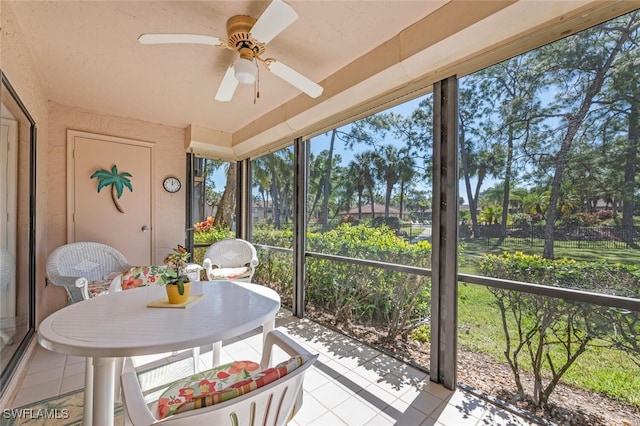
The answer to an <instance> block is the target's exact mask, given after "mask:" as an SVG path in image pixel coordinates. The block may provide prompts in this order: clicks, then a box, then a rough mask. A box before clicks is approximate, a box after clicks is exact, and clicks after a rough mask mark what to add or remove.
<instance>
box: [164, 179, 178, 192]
mask: <svg viewBox="0 0 640 426" xmlns="http://www.w3.org/2000/svg"><path fill="white" fill-rule="evenodd" d="M162 186H163V187H164V189H165V190H166V191H167V192H171V193H173V192H178V191H179V190H180V180H178V178H175V177H168V178H166V179H165V180H164V182H163V183H162Z"/></svg>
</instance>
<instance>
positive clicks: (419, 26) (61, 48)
mask: <svg viewBox="0 0 640 426" xmlns="http://www.w3.org/2000/svg"><path fill="white" fill-rule="evenodd" d="M2 1H3V3H4V4H8V3H10V4H11V7H12V8H13V11H14V14H15V16H16V18H17V20H18V22H19V25H20V27H21V29H22V31H23V34H24V37H25V39H26V42H27V44H28V46H29V49H30V50H31V53H32V56H33V60H34V61H35V64H36V67H37V69H38V70H39V72H40V76H41V78H42V81H43V82H44V85H45V88H46V90H47V93H48V97H49V99H50V100H51V101H54V102H56V103H60V104H63V105H69V106H75V107H81V108H85V109H89V110H93V111H98V112H103V113H107V114H112V115H116V116H123V117H132V118H135V119H140V120H145V121H150V122H154V123H161V124H166V125H171V126H177V127H181V128H187V127H189V126H190V125H192V126H198V127H202V128H203V129H207V130H208V129H211V130H213V131H217V132H218V133H217V134H222V135H226V137H227V143H229V144H232V145H238V146H240V145H241V144H242V143H243V142H244V141H250V142H251V143H256V142H255V141H256V139H258V140H260V141H264V142H265V143H268V142H272V141H273V140H276V139H278V138H282V137H283V136H286V135H287V134H293V133H295V132H296V131H299V130H300V129H301V128H305V129H308V128H311V127H313V122H314V120H316V119H317V120H318V121H320V120H326V119H328V118H330V117H331V116H333V115H335V114H336V113H338V112H339V111H340V110H341V109H348V108H350V107H352V106H354V105H357V104H358V103H363V102H366V101H368V100H370V99H373V98H375V97H377V96H380V95H381V94H383V93H385V92H389V91H392V90H394V88H400V87H402V86H403V85H404V84H407V83H408V82H410V81H412V80H416V79H419V78H421V77H423V76H424V75H428V74H429V73H434V72H436V71H437V70H438V69H441V68H442V67H443V66H444V65H449V64H451V63H455V61H459V60H461V59H463V58H464V57H465V56H466V55H472V54H474V53H475V54H477V52H479V51H481V50H482V49H487V48H488V47H490V46H492V45H495V44H496V43H498V42H499V41H500V40H504V39H507V38H509V37H514V35H515V34H518V33H519V32H520V33H522V32H523V31H526V30H529V29H531V28H535V27H536V26H540V25H543V24H546V25H549V23H550V22H551V23H553V20H554V19H557V18H558V17H560V16H562V14H564V13H567V12H568V11H571V10H574V9H578V8H580V7H582V8H584V7H586V6H587V5H589V4H591V3H593V2H591V1H573V0H572V1H540V2H538V1H531V0H522V1H518V2H516V1H493V2H491V1H456V0H454V1H449V0H414V1H401V0H386V1H367V0H355V1H354V0H350V1H344V0H342V1H340V0H324V1H305V0H298V1H294V0H291V1H288V3H289V4H291V5H292V6H293V8H294V9H295V10H296V12H297V13H298V14H299V15H300V17H299V19H298V20H297V21H295V22H294V23H293V24H292V25H291V26H289V27H288V28H286V29H285V30H284V31H283V32H282V33H280V34H279V35H278V36H277V37H276V38H275V39H274V40H273V41H271V42H270V43H269V45H268V46H267V51H266V53H265V55H263V56H264V57H273V58H276V59H278V60H280V61H281V62H283V63H285V64H287V65H289V66H290V67H292V68H294V69H296V70H298V71H299V72H301V73H302V74H304V75H306V76H307V77H309V78H311V79H312V80H314V81H316V82H318V83H320V84H321V85H323V86H325V93H324V94H323V95H322V96H321V97H320V98H318V99H311V98H308V97H306V95H304V94H301V92H300V91H298V90H297V89H295V88H294V87H292V86H290V85H289V84H287V83H286V82H284V81H282V80H280V79H279V78H278V77H276V76H275V75H273V74H270V73H269V72H268V71H266V70H264V69H263V68H261V72H260V98H259V99H258V101H257V102H256V103H254V101H253V86H242V85H239V86H238V90H237V91H236V93H235V96H234V98H233V100H232V101H231V102H227V103H221V102H217V101H215V100H214V99H213V98H214V95H215V93H216V90H217V87H218V85H219V84H220V81H221V79H222V77H223V75H224V72H225V70H226V68H227V67H228V66H229V64H230V63H231V62H232V61H233V60H234V59H235V53H234V52H232V51H229V50H224V49H220V48H217V47H210V46H204V45H141V44H139V43H138V42H137V38H138V36H139V35H140V34H143V33H192V34H207V35H213V36H217V37H219V38H222V39H226V21H227V19H228V18H230V17H231V16H234V15H251V16H253V17H256V18H258V17H259V16H260V15H261V14H262V12H263V11H264V9H265V8H266V7H267V5H268V2H265V1H7V0H2ZM623 3H624V2H623ZM485 15H486V16H485ZM429 18H433V20H432V21H427V20H426V19H429ZM400 68H401V69H400ZM399 69H400V70H399ZM363 80H365V81H367V82H368V84H366V83H365V84H359V82H361V81H363ZM357 87H359V89H356V88H357ZM278 124H280V126H278ZM296 126H297V127H298V128H293V127H296ZM214 139H215V138H214ZM223 139H224V138H223ZM214 143H215V142H214ZM247 143H249V142H247ZM241 151H242V149H237V150H236V152H234V153H233V155H230V156H236V157H238V158H239V157H242V155H243V152H241ZM246 152H249V149H248V148H245V149H244V153H246Z"/></svg>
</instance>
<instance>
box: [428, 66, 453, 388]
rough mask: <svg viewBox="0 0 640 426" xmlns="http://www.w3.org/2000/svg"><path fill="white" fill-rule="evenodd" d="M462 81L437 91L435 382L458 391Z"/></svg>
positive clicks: (433, 289) (433, 259)
mask: <svg viewBox="0 0 640 426" xmlns="http://www.w3.org/2000/svg"><path fill="white" fill-rule="evenodd" d="M457 89H458V81H457V78H456V77H449V78H448V79H446V80H442V81H439V82H437V83H436V84H435V85H434V90H433V99H434V101H433V104H434V105H433V223H432V225H431V226H432V243H433V244H432V254H431V264H432V273H431V330H432V333H431V361H430V379H431V381H433V382H436V383H441V384H442V385H443V386H444V387H446V388H447V389H451V390H454V389H455V388H456V382H457V379H456V363H457V335H458V334H457V328H458V327H457V325H458V319H457V316H458V312H457V311H458V305H457V299H458V161H457V155H456V154H457V146H458V93H457V92H458V90H457Z"/></svg>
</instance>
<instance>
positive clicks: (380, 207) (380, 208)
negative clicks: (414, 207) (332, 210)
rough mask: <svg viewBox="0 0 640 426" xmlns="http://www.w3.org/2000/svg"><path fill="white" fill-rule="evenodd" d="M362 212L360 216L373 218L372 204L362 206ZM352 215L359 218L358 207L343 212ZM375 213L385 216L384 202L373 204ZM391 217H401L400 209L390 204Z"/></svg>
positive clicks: (375, 215)
mask: <svg viewBox="0 0 640 426" xmlns="http://www.w3.org/2000/svg"><path fill="white" fill-rule="evenodd" d="M360 210H361V212H362V216H360V217H361V218H362V219H371V204H364V205H363V206H362V208H361V209H360ZM347 214H348V215H351V216H353V217H355V218H356V219H357V218H358V207H357V206H356V207H354V208H352V209H351V210H349V211H348V212H346V213H343V216H344V215H347ZM373 214H374V217H383V216H384V204H378V203H374V204H373ZM389 217H400V210H398V209H396V208H395V207H391V206H389Z"/></svg>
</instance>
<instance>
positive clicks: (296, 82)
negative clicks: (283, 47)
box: [268, 60, 324, 98]
mask: <svg viewBox="0 0 640 426" xmlns="http://www.w3.org/2000/svg"><path fill="white" fill-rule="evenodd" d="M268 69H269V71H271V72H272V73H274V74H275V75H277V76H278V77H280V78H281V79H283V80H284V81H286V82H287V83H289V84H291V85H292V86H295V87H297V88H298V89H300V90H302V91H303V92H304V93H306V94H307V95H309V96H311V97H312V98H317V97H318V96H320V95H321V94H322V91H323V90H324V89H323V88H322V86H320V85H319V84H316V83H314V82H313V81H311V80H309V79H308V78H307V77H305V76H304V75H302V74H300V73H299V72H298V71H296V70H294V69H292V68H290V67H288V66H286V65H285V64H283V63H282V62H278V61H276V60H274V61H272V62H270V63H269V64H268Z"/></svg>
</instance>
